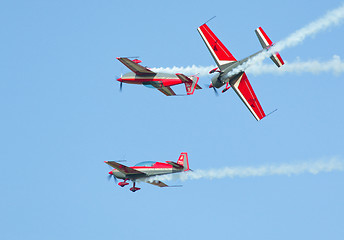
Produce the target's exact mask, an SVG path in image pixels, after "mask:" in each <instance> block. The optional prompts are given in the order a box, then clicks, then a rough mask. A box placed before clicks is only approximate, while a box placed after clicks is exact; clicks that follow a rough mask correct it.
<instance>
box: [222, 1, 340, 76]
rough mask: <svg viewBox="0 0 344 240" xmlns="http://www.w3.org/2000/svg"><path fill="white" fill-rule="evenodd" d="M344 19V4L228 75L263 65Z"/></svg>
mask: <svg viewBox="0 0 344 240" xmlns="http://www.w3.org/2000/svg"><path fill="white" fill-rule="evenodd" d="M343 19H344V4H343V5H342V6H340V7H338V8H336V9H334V10H332V11H329V12H328V13H327V14H325V15H324V16H323V17H322V18H319V19H318V20H316V21H314V22H311V23H310V24H308V25H306V26H305V27H303V28H301V29H299V30H297V31H296V32H294V33H292V34H291V35H290V36H289V37H287V38H286V39H284V40H282V41H280V42H277V43H276V44H275V45H274V46H273V47H271V48H270V49H269V50H268V51H264V52H262V53H260V54H258V55H257V56H255V57H253V58H251V59H250V60H249V61H247V62H246V63H244V64H242V65H240V66H238V67H237V68H235V69H233V71H231V72H230V73H228V75H229V76H233V75H235V74H237V73H239V72H241V71H245V70H246V69H247V68H248V67H250V66H252V65H256V64H259V63H261V62H262V61H263V60H264V59H265V58H267V57H269V56H270V55H271V53H274V52H279V51H282V50H283V49H285V48H288V47H293V46H296V45H298V44H300V43H302V42H303V41H304V40H305V39H306V37H308V36H312V35H315V34H317V33H318V32H320V31H322V30H325V29H327V28H329V27H331V26H332V25H338V24H340V23H342V20H343Z"/></svg>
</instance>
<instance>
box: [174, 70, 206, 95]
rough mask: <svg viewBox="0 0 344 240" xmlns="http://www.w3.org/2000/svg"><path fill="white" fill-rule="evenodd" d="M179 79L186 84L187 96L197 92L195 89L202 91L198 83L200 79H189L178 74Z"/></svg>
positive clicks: (194, 77) (193, 77)
mask: <svg viewBox="0 0 344 240" xmlns="http://www.w3.org/2000/svg"><path fill="white" fill-rule="evenodd" d="M176 75H177V77H178V78H179V79H180V80H181V81H182V82H183V83H184V84H185V88H186V94H187V95H192V94H194V92H195V89H202V88H201V87H200V86H199V85H198V84H197V83H198V79H199V77H196V76H190V77H187V76H185V75H184V74H181V73H177V74H176Z"/></svg>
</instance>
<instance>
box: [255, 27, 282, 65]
mask: <svg viewBox="0 0 344 240" xmlns="http://www.w3.org/2000/svg"><path fill="white" fill-rule="evenodd" d="M255 32H256V34H257V37H258V39H259V42H260V44H261V45H262V47H263V48H264V49H267V48H269V47H271V46H273V45H274V44H273V42H272V41H271V39H270V38H269V37H268V35H266V33H265V32H264V30H263V29H262V28H261V27H259V28H257V29H256V30H255ZM270 58H271V60H272V61H273V62H274V63H275V64H276V65H277V67H281V66H282V65H283V64H284V61H283V59H282V57H281V55H280V54H279V53H278V52H275V53H274V54H272V55H271V57H270Z"/></svg>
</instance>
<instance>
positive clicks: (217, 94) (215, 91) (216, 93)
mask: <svg viewBox="0 0 344 240" xmlns="http://www.w3.org/2000/svg"><path fill="white" fill-rule="evenodd" d="M213 89H214V93H215V95H216V97H218V96H219V93H218V92H217V90H216V88H214V87H213Z"/></svg>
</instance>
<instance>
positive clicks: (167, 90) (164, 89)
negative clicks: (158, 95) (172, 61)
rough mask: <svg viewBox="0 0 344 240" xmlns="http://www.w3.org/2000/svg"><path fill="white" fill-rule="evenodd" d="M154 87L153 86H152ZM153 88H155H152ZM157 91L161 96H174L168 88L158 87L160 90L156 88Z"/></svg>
mask: <svg viewBox="0 0 344 240" xmlns="http://www.w3.org/2000/svg"><path fill="white" fill-rule="evenodd" d="M153 86H154V85H153ZM154 87H155V86H154ZM156 89H158V90H159V91H160V92H162V93H163V94H165V95H166V96H173V95H176V94H175V92H174V91H173V90H172V88H170V87H160V88H156Z"/></svg>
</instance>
